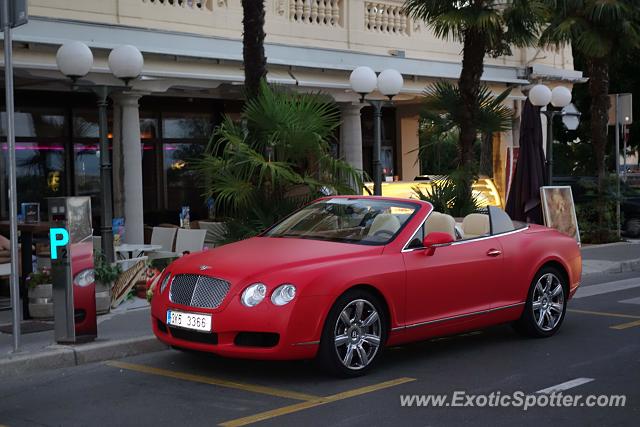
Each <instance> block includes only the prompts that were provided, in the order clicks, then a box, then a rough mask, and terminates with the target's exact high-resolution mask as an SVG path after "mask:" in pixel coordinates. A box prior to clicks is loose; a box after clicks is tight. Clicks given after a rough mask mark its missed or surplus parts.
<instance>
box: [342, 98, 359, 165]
mask: <svg viewBox="0 0 640 427" xmlns="http://www.w3.org/2000/svg"><path fill="white" fill-rule="evenodd" d="M362 107H363V105H362V104H359V103H358V104H352V103H343V104H341V105H340V111H341V119H342V125H341V126H340V157H342V159H343V160H345V161H346V162H347V163H349V164H350V165H351V166H353V167H354V168H356V169H360V170H362V121H361V119H360V110H361V109H362Z"/></svg>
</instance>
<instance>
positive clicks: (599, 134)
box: [586, 57, 610, 241]
mask: <svg viewBox="0 0 640 427" xmlns="http://www.w3.org/2000/svg"><path fill="white" fill-rule="evenodd" d="M586 62H587V72H588V73H589V94H590V95H591V144H592V145H593V154H594V156H595V160H596V173H597V175H598V202H597V204H596V209H597V212H598V230H599V233H598V234H599V235H598V236H595V237H596V239H598V240H599V241H605V240H608V238H609V232H610V230H609V228H610V227H609V224H608V221H607V208H608V200H607V196H606V195H607V187H608V183H607V170H606V165H605V154H606V150H607V123H608V121H609V63H608V59H607V58H606V57H605V58H587V60H586Z"/></svg>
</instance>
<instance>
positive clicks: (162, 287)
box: [160, 273, 171, 293]
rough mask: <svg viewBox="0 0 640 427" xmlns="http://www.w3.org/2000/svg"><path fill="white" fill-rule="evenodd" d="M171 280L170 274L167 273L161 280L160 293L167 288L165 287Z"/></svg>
mask: <svg viewBox="0 0 640 427" xmlns="http://www.w3.org/2000/svg"><path fill="white" fill-rule="evenodd" d="M170 279H171V273H167V275H166V276H164V279H162V283H161V284H160V293H163V292H164V290H165V289H166V288H167V285H168V284H169V282H170Z"/></svg>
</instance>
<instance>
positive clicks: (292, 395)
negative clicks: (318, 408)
mask: <svg viewBox="0 0 640 427" xmlns="http://www.w3.org/2000/svg"><path fill="white" fill-rule="evenodd" d="M105 364H106V365H108V366H112V367H114V368H120V369H126V370H129V371H135V372H142V373H145V374H151V375H159V376H161V377H167V378H175V379H179V380H185V381H193V382H197V383H203V384H211V385H216V386H220V387H226V388H233V389H237V390H244V391H249V392H253V393H260V394H268V395H270V396H276V397H283V398H285V399H294V400H305V401H315V400H317V399H320V397H319V396H314V395H312V394H306V393H298V392H295V391H289V390H282V389H278V388H273V387H265V386H261V385H255V384H245V383H239V382H236V381H229V380H223V379H219V378H213V377H205V376H201V375H194V374H188V373H186V372H176V371H169V370H166V369H160V368H154V367H151V366H144V365H136V364H133V363H126V362H119V361H115V360H112V361H109V362H105Z"/></svg>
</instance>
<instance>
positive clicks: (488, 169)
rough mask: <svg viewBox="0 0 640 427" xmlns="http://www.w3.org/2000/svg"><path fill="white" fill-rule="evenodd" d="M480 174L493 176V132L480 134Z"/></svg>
mask: <svg viewBox="0 0 640 427" xmlns="http://www.w3.org/2000/svg"><path fill="white" fill-rule="evenodd" d="M478 169H479V173H480V175H486V176H487V177H489V178H491V177H492V176H493V133H490V132H489V133H486V134H483V135H482V145H481V146H480V167H479V168H478Z"/></svg>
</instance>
